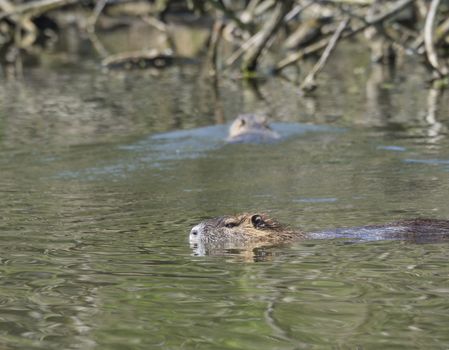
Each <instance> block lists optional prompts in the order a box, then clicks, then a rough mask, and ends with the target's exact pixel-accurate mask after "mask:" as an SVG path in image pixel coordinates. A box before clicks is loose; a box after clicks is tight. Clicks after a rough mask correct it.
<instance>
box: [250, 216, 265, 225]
mask: <svg viewBox="0 0 449 350" xmlns="http://www.w3.org/2000/svg"><path fill="white" fill-rule="evenodd" d="M251 222H252V224H253V226H254V227H255V228H263V227H265V221H263V219H262V217H261V216H260V215H253V216H252V217H251Z"/></svg>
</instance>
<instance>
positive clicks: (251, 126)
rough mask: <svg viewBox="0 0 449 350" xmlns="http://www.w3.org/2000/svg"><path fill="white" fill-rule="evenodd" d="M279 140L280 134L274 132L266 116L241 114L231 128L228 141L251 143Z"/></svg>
mask: <svg viewBox="0 0 449 350" xmlns="http://www.w3.org/2000/svg"><path fill="white" fill-rule="evenodd" d="M276 139H279V134H278V133H277V132H275V131H273V130H272V129H271V128H270V125H269V124H268V119H267V117H266V116H262V115H258V114H241V115H239V116H238V117H237V118H236V119H235V120H234V121H233V122H232V124H231V126H230V128H229V136H228V141H230V142H245V141H246V142H251V141H259V142H260V141H270V140H276Z"/></svg>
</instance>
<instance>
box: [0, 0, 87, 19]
mask: <svg viewBox="0 0 449 350" xmlns="http://www.w3.org/2000/svg"><path fill="white" fill-rule="evenodd" d="M2 2H3V0H2ZM78 2H79V0H36V1H33V2H28V3H25V4H23V5H17V6H14V9H12V10H10V11H5V12H3V13H1V14H0V20H1V19H3V18H5V17H9V16H12V15H19V14H26V15H28V16H31V17H35V16H38V15H40V14H42V13H44V12H47V11H50V10H54V9H56V8H59V7H63V6H66V5H71V4H75V3H78Z"/></svg>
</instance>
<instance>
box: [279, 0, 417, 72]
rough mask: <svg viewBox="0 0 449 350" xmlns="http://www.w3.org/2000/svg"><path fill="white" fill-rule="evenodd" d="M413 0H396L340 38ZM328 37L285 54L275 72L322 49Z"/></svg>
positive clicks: (386, 17)
mask: <svg viewBox="0 0 449 350" xmlns="http://www.w3.org/2000/svg"><path fill="white" fill-rule="evenodd" d="M413 1H414V0H400V1H398V2H397V3H396V4H395V5H394V6H393V7H392V8H391V9H389V10H388V11H385V12H384V13H381V14H379V15H377V16H373V17H372V18H371V19H370V20H366V23H363V24H362V25H360V26H359V27H357V28H356V29H354V30H352V31H350V32H347V33H344V34H343V35H342V36H341V38H342V39H346V38H349V37H352V36H354V35H356V34H358V33H360V32H361V31H363V30H365V29H366V28H368V27H370V26H372V25H375V24H377V23H380V22H382V21H384V20H386V19H388V18H390V17H392V16H394V15H395V14H397V13H398V12H399V11H401V10H403V9H404V8H405V7H407V6H409V5H410V4H412V3H413ZM328 41H329V40H328V39H322V40H320V41H318V42H316V43H314V44H312V45H309V46H307V47H306V48H305V49H303V50H301V51H298V52H295V53H293V54H291V55H289V56H287V57H286V58H285V59H283V60H282V61H281V62H279V63H278V64H277V65H276V67H275V69H274V71H275V72H279V71H281V70H282V69H284V68H285V67H288V66H290V65H292V64H294V63H296V62H298V61H299V60H301V59H302V58H304V57H306V56H308V55H310V54H313V53H315V52H317V51H320V50H322V49H323V48H325V47H326V46H327V44H328Z"/></svg>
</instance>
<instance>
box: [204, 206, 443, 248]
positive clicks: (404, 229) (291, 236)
mask: <svg viewBox="0 0 449 350" xmlns="http://www.w3.org/2000/svg"><path fill="white" fill-rule="evenodd" d="M256 221H257V222H256ZM200 225H201V227H199V228H198V229H199V230H201V234H202V235H203V238H202V241H203V242H208V243H213V244H217V243H220V242H225V241H228V242H238V243H240V244H248V243H251V244H256V245H264V246H267V245H279V244H283V243H289V242H292V241H296V240H301V239H307V238H313V236H312V235H313V234H311V233H305V232H303V231H300V230H293V229H291V228H289V227H288V226H285V225H283V224H281V223H279V222H278V221H276V220H275V219H273V218H271V217H270V216H268V215H267V214H255V213H243V214H239V215H234V216H221V217H217V218H213V219H208V220H204V221H203V222H202V223H201V224H200ZM196 227H198V226H196ZM386 228H393V230H392V231H391V232H390V233H388V234H386V235H385V236H384V237H385V239H387V238H398V239H408V240H413V241H419V240H420V239H421V240H426V239H427V240H428V241H430V240H431V239H429V238H432V236H435V237H439V236H445V237H449V221H448V220H433V219H414V220H403V221H397V222H393V223H390V224H388V225H371V226H363V227H359V228H356V229H360V230H363V229H379V231H382V230H383V229H386ZM394 228H397V230H396V231H395V230H394ZM327 233H328V234H329V238H332V234H333V233H334V231H327ZM438 235H439V236H438ZM356 238H357V237H356ZM359 238H360V237H359ZM362 238H363V237H362Z"/></svg>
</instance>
